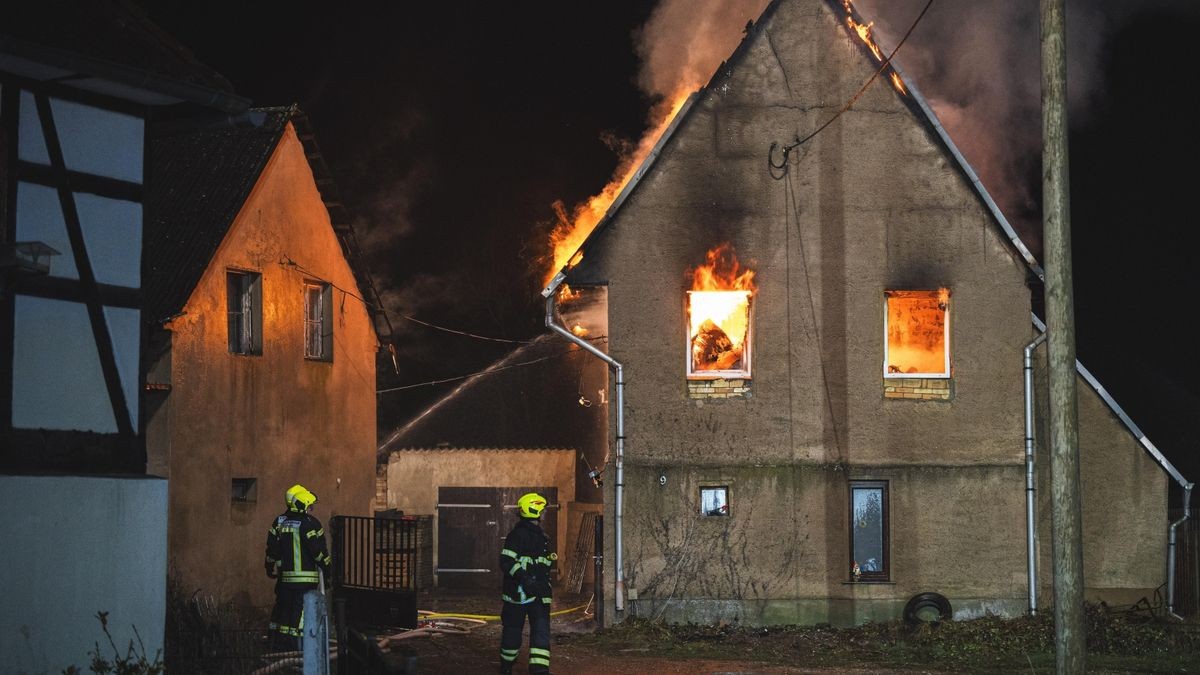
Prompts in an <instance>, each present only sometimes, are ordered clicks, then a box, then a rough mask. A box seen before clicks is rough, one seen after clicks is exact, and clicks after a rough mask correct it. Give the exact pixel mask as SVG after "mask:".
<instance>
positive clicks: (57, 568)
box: [0, 476, 167, 673]
mask: <svg viewBox="0 0 1200 675" xmlns="http://www.w3.org/2000/svg"><path fill="white" fill-rule="evenodd" d="M0 510H3V512H4V513H6V514H10V516H11V514H17V513H19V514H22V518H21V520H20V527H16V526H15V525H16V521H14V520H13V518H11V517H5V518H3V519H0V539H3V541H4V542H5V547H4V563H3V564H0V588H3V589H4V602H3V607H4V611H3V612H0V672H5V673H22V672H25V673H58V672H62V671H63V670H64V669H66V668H67V667H68V666H78V667H80V668H86V667H87V665H88V664H89V663H91V658H90V657H89V656H88V652H89V651H91V650H93V649H95V646H96V643H97V642H99V643H100V644H101V645H106V643H107V641H106V639H105V637H104V632H103V630H102V629H101V627H100V622H99V620H97V619H96V614H97V613H98V612H108V629H109V631H110V632H111V633H112V636H113V640H114V641H115V643H116V644H117V646H118V647H120V648H121V649H122V653H124V649H125V647H126V646H128V645H129V641H130V640H136V636H135V634H134V630H133V629H134V627H136V628H137V634H138V635H140V636H141V640H142V642H143V643H144V644H145V646H146V653H147V656H148V658H151V659H153V658H154V656H155V654H156V653H157V652H158V650H160V649H162V648H163V622H164V618H165V610H166V596H167V575H166V571H167V482H166V481H165V480H161V479H155V478H144V477H136V478H96V477H76V476H0ZM135 644H136V642H135ZM109 655H110V654H109ZM110 656H111V655H110Z"/></svg>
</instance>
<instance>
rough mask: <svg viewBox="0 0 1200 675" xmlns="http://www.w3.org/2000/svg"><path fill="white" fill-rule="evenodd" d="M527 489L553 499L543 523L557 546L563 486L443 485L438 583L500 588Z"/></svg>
mask: <svg viewBox="0 0 1200 675" xmlns="http://www.w3.org/2000/svg"><path fill="white" fill-rule="evenodd" d="M526 492H537V493H538V494H540V495H542V496H543V497H545V498H546V500H547V501H549V502H550V505H549V507H548V508H547V509H546V512H545V514H544V515H543V516H542V529H543V530H545V531H546V535H547V536H549V537H550V545H551V546H552V547H554V550H557V547H556V542H555V539H556V536H555V535H556V534H557V532H558V511H559V505H558V488H552V487H520V488H502V487H483V488H467V487H439V488H438V567H437V575H438V586H439V587H441V588H494V589H496V592H497V593H499V592H500V584H501V573H500V570H499V569H498V568H497V565H498V564H499V558H500V549H501V548H503V546H504V538H505V537H506V536H508V532H509V530H511V529H512V528H513V526H514V525H516V524H517V521H518V520H519V519H520V516H519V515H518V514H517V509H516V504H517V499H518V498H520V496H521V495H523V494H525V493H526Z"/></svg>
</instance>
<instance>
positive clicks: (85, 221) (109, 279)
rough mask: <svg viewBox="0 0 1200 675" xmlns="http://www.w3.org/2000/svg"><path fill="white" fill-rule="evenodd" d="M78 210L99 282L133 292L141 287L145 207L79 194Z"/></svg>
mask: <svg viewBox="0 0 1200 675" xmlns="http://www.w3.org/2000/svg"><path fill="white" fill-rule="evenodd" d="M75 206H76V208H77V209H78V211H79V223H80V227H82V228H83V240H84V243H85V244H86V245H87V251H88V260H90V261H91V263H92V271H93V272H94V273H95V274H96V281H98V282H100V283H102V284H113V285H116V286H128V287H130V288H137V287H138V286H140V285H141V267H142V205H141V204H139V203H137V202H129V201H125V200H122V199H108V198H107V197H98V196H96V195H92V194H84V193H76V194H75ZM60 250H61V249H60Z"/></svg>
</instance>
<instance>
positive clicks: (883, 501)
mask: <svg viewBox="0 0 1200 675" xmlns="http://www.w3.org/2000/svg"><path fill="white" fill-rule="evenodd" d="M888 563H889V561H888V484H887V481H879V480H856V481H850V578H851V580H853V581H887V580H888V579H890V574H891V572H890V569H889V567H888Z"/></svg>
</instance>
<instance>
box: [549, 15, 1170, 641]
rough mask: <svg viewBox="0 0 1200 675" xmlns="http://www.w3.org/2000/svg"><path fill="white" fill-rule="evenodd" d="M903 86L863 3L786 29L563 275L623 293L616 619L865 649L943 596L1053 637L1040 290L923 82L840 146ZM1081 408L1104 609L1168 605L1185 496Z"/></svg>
mask: <svg viewBox="0 0 1200 675" xmlns="http://www.w3.org/2000/svg"><path fill="white" fill-rule="evenodd" d="M855 19H857V17H855ZM879 68H880V63H879V60H878V59H877V57H875V56H873V55H872V53H871V51H870V50H869V49H868V47H867V45H865V44H864V43H863V42H861V41H860V40H859V38H858V36H857V35H856V34H855V32H854V31H853V30H852V26H849V25H848V17H847V15H846V9H845V8H844V6H843V4H842V3H841V2H835V1H832V0H775V1H774V2H772V3H771V5H770V6H769V7H768V8H767V10H766V11H765V12H764V14H763V15H762V17H761V18H760V19H759V20H758V21H757V22H755V23H754V25H753V26H752V27H748V31H747V36H746V38H745V39H744V40H743V42H742V44H741V46H740V47H739V48H738V49H737V51H736V52H735V53H734V54H733V55H732V56H731V57H730V59H729V60H728V61H727V62H726V63H724V64H723V65H722V66H721V68H720V69H719V72H718V73H717V74H716V75H715V76H714V78H713V80H712V81H711V82H710V83H709V84H708V86H706V87H705V88H704V89H702V90H701V91H699V92H698V93H696V94H695V95H693V97H692V98H691V99H690V100H689V102H688V103H687V104H686V105H685V106H684V107H683V109H682V110H681V112H680V113H679V114H678V116H677V117H676V119H675V120H674V122H673V123H672V125H671V127H670V128H669V129H668V131H667V132H666V133H665V134H664V138H663V139H661V140H660V141H659V144H658V146H657V147H656V148H655V150H654V151H653V152H652V153H651V158H650V159H649V160H648V161H647V163H646V165H645V166H643V167H642V169H641V171H640V172H639V173H638V178H636V179H635V180H634V181H633V182H632V183H631V184H630V185H628V186H627V187H626V188H625V190H624V191H623V193H622V195H620V196H619V197H618V198H617V201H616V202H615V204H614V206H613V208H612V209H610V211H609V213H608V215H607V216H606V217H605V219H604V220H603V221H602V222H601V223H600V225H599V226H598V227H597V229H596V230H595V231H594V232H592V234H591V235H590V237H589V238H588V239H587V241H586V242H585V243H584V245H583V246H582V248H581V252H582V261H581V262H580V263H578V264H577V266H575V267H574V268H573V269H570V270H569V271H568V273H567V275H566V280H567V282H568V283H569V284H570V285H571V287H572V289H579V288H581V287H585V286H589V285H591V286H604V287H606V289H607V303H608V304H607V306H608V329H609V330H608V332H609V344H608V354H610V355H611V357H612V358H614V359H615V360H616V361H617V362H619V363H620V364H621V365H622V368H623V373H624V383H625V384H624V386H625V389H626V391H625V397H626V398H625V400H626V405H625V409H624V410H623V411H622V410H618V408H617V406H616V405H614V406H613V409H612V410H611V411H610V417H613V418H620V419H621V420H622V421H623V423H624V432H625V436H626V439H625V454H624V480H623V486H622V485H619V483H621V481H620V479H619V478H614V479H612V480H609V481H608V482H607V483H606V484H605V502H606V507H605V522H606V525H608V524H609V523H613V522H614V516H615V515H616V514H615V513H614V503H620V502H621V499H622V498H623V500H624V503H623V505H624V513H623V518H622V520H623V523H622V524H623V539H622V540H621V543H620V546H619V548H618V544H617V543H616V542H615V541H614V538H613V537H608V538H607V539H606V545H605V551H604V560H605V573H606V576H607V581H608V583H607V585H608V587H609V589H610V591H609V593H608V594H607V598H606V599H607V601H608V603H609V605H610V610H611V609H612V603H613V600H614V597H613V596H614V595H617V594H614V593H612V590H613V587H614V585H615V579H614V568H615V567H616V566H617V565H620V564H621V560H622V559H623V560H624V565H623V569H622V573H623V575H624V577H625V578H624V588H623V590H624V591H625V592H624V594H623V597H622V600H623V601H624V609H625V610H626V611H625V613H624V614H623V615H617V618H618V619H619V618H621V616H629V615H630V610H634V611H636V613H637V615H640V616H663V617H665V618H667V619H669V620H678V621H715V620H733V621H742V622H747V623H762V624H766V623H816V622H832V623H839V624H848V623H856V622H862V621H867V620H886V619H892V618H897V617H898V616H899V615H900V613H901V611H902V609H903V607H904V605H905V603H906V601H908V600H909V599H910V598H912V597H913V596H914V595H915V594H918V593H922V592H927V591H931V592H937V593H940V594H942V595H944V596H946V597H947V598H948V599H949V601H950V603H951V604H952V606H953V609H954V614H955V616H957V617H970V616H978V615H981V614H983V613H985V612H995V613H1000V614H1007V615H1014V614H1020V613H1022V612H1024V611H1026V610H1027V608H1028V605H1027V603H1028V600H1029V595H1028V590H1029V589H1028V583H1027V564H1026V562H1027V544H1026V542H1027V537H1026V502H1025V499H1026V481H1025V476H1026V474H1025V472H1026V469H1025V449H1024V443H1023V437H1024V431H1023V421H1022V420H1023V410H1024V402H1023V394H1022V392H1023V350H1024V348H1025V346H1026V345H1028V344H1030V343H1031V342H1032V341H1033V340H1034V338H1035V337H1036V336H1037V335H1039V331H1038V329H1037V328H1035V327H1034V326H1033V325H1032V324H1031V289H1030V285H1031V284H1033V286H1034V288H1035V290H1036V292H1040V285H1039V282H1038V276H1039V275H1040V272H1041V270H1040V268H1039V267H1038V266H1037V263H1036V261H1035V260H1034V259H1033V257H1032V255H1030V254H1029V252H1028V250H1026V248H1025V247H1024V246H1023V245H1022V244H1021V243H1020V241H1019V239H1017V238H1016V235H1015V234H1013V232H1012V229H1011V227H1010V226H1009V225H1008V223H1007V222H1006V221H1005V220H1004V217H1003V215H1002V214H1000V212H999V211H998V210H997V209H996V208H995V205H994V204H993V203H992V202H991V199H990V198H989V197H988V196H987V194H986V192H985V191H984V189H983V187H982V185H981V184H979V183H978V180H977V179H976V178H975V176H974V173H973V171H971V169H970V168H969V167H968V166H967V164H966V162H965V161H964V160H963V159H962V157H961V156H960V155H959V154H958V152H957V150H955V149H954V148H953V145H952V144H951V143H950V141H949V139H948V137H946V136H945V135H944V131H942V129H941V127H940V125H939V124H938V123H937V121H936V118H935V117H934V116H933V113H932V112H931V111H930V110H929V108H928V106H927V105H926V104H925V102H924V100H923V99H921V98H920V95H919V93H917V92H916V91H915V90H913V89H912V88H911V83H909V84H910V86H909V88H907V89H902V87H903V85H902V83H901V80H900V76H899V74H898V73H894V72H893V71H892V69H891V68H890V67H888V68H885V69H884V72H883V73H882V75H881V76H880V77H879V79H878V80H877V81H876V82H875V83H874V84H873V85H872V86H870V87H868V88H867V89H866V91H865V93H863V95H862V97H861V98H859V99H858V100H857V101H856V102H855V103H854V105H853V106H852V107H850V108H849V109H848V110H846V111H845V112H844V114H841V115H840V116H837V115H838V112H839V110H841V109H842V108H843V107H844V106H845V104H846V102H847V101H848V100H850V99H851V97H853V96H854V95H855V93H856V92H858V91H859V90H860V88H862V87H863V84H864V83H865V82H867V81H868V80H869V79H871V78H872V76H873V75H874V73H875V72H876V71H877V70H878V69H879ZM891 75H895V76H896V77H895V78H894V83H889V76H891ZM835 116H836V119H833V121H832V123H829V124H828V126H825V127H824V128H823V130H821V131H820V133H817V134H816V135H815V136H811V137H809V138H807V140H806V141H804V142H803V143H800V142H798V139H804V138H805V137H808V136H810V134H812V133H813V132H814V130H817V129H821V127H822V125H824V124H826V123H827V122H829V121H830V120H831V118H834V117H835ZM726 244H728V246H726ZM735 256H736V260H738V261H740V263H741V266H740V267H738V266H736V265H734V260H735ZM705 269H709V270H711V271H714V272H715V276H716V279H715V281H714V280H713V279H710V278H706V276H705V275H704V274H702V273H698V271H699V272H703V271H704V270H705ZM747 270H750V271H752V272H753V275H747V274H746V271H747ZM713 302H715V303H717V304H720V305H721V307H720V308H716V309H714V308H712V307H711V306H710V304H711V303H713ZM549 308H550V309H551V310H552V308H553V303H551V304H550V305H549ZM556 320H557V319H556ZM1043 351H1044V348H1043ZM1039 356H1040V355H1039ZM1038 368H1039V369H1038V371H1037V373H1036V374H1037V377H1035V378H1034V380H1035V383H1036V390H1037V405H1036V409H1037V419H1036V440H1037V447H1038V448H1044V447H1046V443H1045V438H1046V430H1045V428H1044V425H1045V420H1046V415H1045V401H1044V398H1045V396H1044V394H1045V387H1044V382H1045V371H1044V368H1043V367H1042V366H1041V365H1040V364H1039V367H1038ZM1078 383H1079V394H1078V403H1079V418H1080V424H1079V427H1080V448H1081V455H1082V470H1081V471H1082V479H1083V483H1082V485H1083V488H1082V489H1083V543H1084V550H1083V558H1084V583H1085V588H1086V596H1087V597H1088V598H1089V599H1092V600H1098V599H1105V600H1109V601H1110V602H1132V601H1135V600H1137V599H1138V598H1141V597H1153V596H1154V593H1155V591H1156V589H1159V587H1160V586H1162V585H1163V584H1164V581H1165V579H1166V573H1165V572H1166V561H1165V553H1166V547H1167V532H1168V523H1167V517H1166V513H1167V503H1166V501H1167V482H1168V476H1169V475H1170V476H1172V477H1174V478H1176V479H1177V480H1179V481H1180V482H1181V483H1183V482H1185V481H1183V480H1182V478H1181V477H1180V476H1178V473H1177V472H1175V471H1174V469H1173V467H1171V466H1170V464H1169V463H1168V462H1166V460H1165V459H1163V458H1162V456H1161V454H1159V453H1158V452H1157V450H1155V449H1154V448H1153V446H1152V445H1151V444H1150V443H1149V442H1148V441H1147V440H1146V439H1145V438H1144V436H1142V435H1141V433H1140V432H1137V431H1136V427H1133V426H1132V424H1131V423H1129V422H1128V418H1126V417H1124V416H1123V413H1120V411H1119V408H1116V407H1115V404H1112V403H1111V399H1109V398H1107V394H1106V393H1104V392H1103V390H1102V389H1100V388H1099V387H1098V385H1096V384H1095V382H1094V380H1087V379H1084V378H1080V379H1079V380H1078ZM619 385H620V383H618V382H615V381H614V382H613V383H612V386H613V387H617V386H619ZM610 398H615V397H613V396H610ZM1130 431H1133V432H1134V433H1130ZM616 440H617V439H614V442H615V441H616ZM1039 455H1040V456H1039V460H1038V463H1037V493H1036V494H1037V500H1036V503H1037V510H1036V514H1037V519H1036V520H1037V525H1036V528H1035V529H1036V543H1035V546H1034V548H1035V551H1034V553H1035V557H1036V559H1037V560H1038V561H1040V569H1041V572H1040V574H1039V575H1038V577H1037V582H1036V584H1035V586H1036V588H1037V590H1038V591H1040V592H1039V594H1038V598H1039V602H1038V604H1039V605H1040V606H1041V607H1042V608H1045V607H1048V606H1049V605H1050V604H1051V602H1052V599H1051V585H1050V583H1051V575H1050V569H1051V566H1050V548H1051V547H1050V542H1051V533H1050V528H1049V515H1050V510H1049V490H1048V486H1049V483H1048V480H1049V476H1048V473H1049V468H1048V462H1047V461H1045V459H1044V455H1045V453H1039ZM1164 469H1165V470H1166V471H1164ZM612 471H613V467H612V466H611V465H610V467H609V468H608V473H610V474H611V473H612ZM622 487H623V494H622V495H621V496H620V497H617V493H616V491H617V490H621V489H622ZM614 498H616V499H614ZM618 527H621V525H618ZM607 529H608V531H609V532H612V531H613V528H612V527H611V526H609V527H608V528H607ZM614 549H616V550H614ZM620 593H621V589H618V594H620ZM607 615H608V616H610V617H612V616H613V613H612V612H611V611H610V612H609V613H608V614H607Z"/></svg>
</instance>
